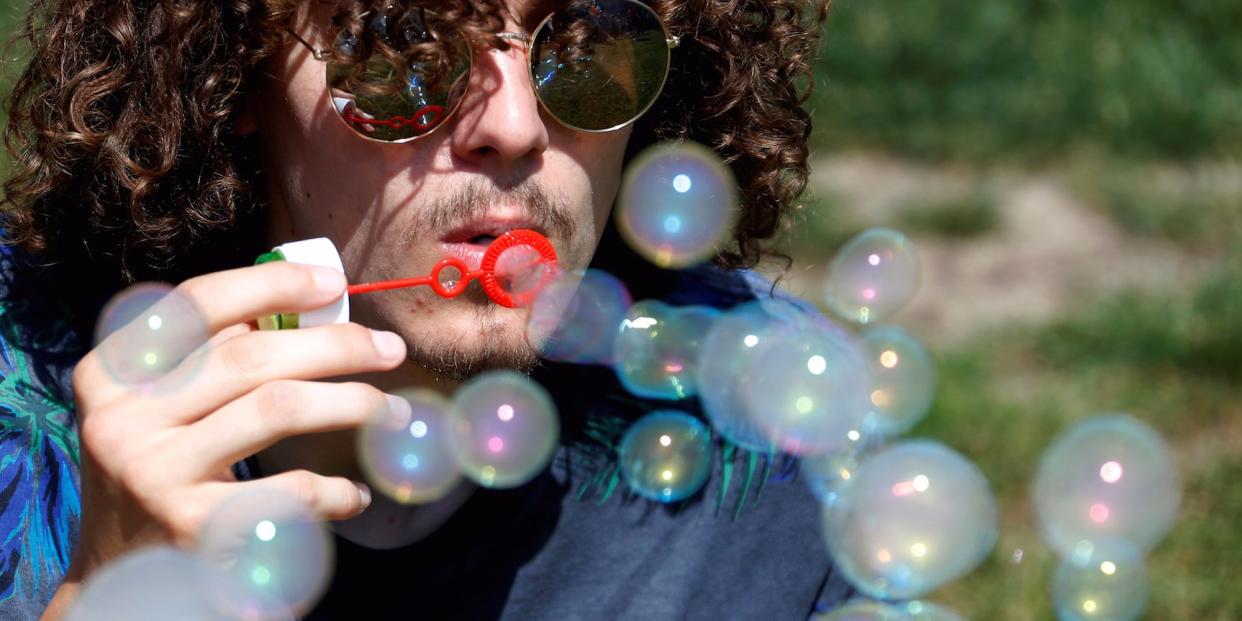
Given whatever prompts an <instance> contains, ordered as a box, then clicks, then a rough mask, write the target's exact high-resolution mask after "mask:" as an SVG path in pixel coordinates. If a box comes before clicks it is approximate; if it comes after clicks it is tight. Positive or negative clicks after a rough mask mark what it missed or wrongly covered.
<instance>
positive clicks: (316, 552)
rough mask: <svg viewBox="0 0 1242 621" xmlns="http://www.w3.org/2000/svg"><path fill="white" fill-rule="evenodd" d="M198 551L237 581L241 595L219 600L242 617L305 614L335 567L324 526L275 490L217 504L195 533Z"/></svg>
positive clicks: (322, 590)
mask: <svg viewBox="0 0 1242 621" xmlns="http://www.w3.org/2000/svg"><path fill="white" fill-rule="evenodd" d="M198 551H199V553H200V554H202V555H203V556H204V557H205V558H206V559H208V560H209V561H210V562H212V563H214V564H216V565H217V566H218V567H220V568H222V569H224V570H225V571H227V572H228V573H229V574H230V575H232V576H233V577H234V578H235V579H236V580H237V581H239V582H240V583H241V585H242V587H243V591H244V593H243V594H241V595H231V596H230V597H228V598H219V600H220V601H219V602H218V603H219V604H220V605H221V606H227V607H228V609H229V610H231V611H232V612H234V613H235V614H236V615H237V616H242V617H245V618H247V619H273V618H285V617H286V616H287V615H288V613H289V612H290V611H292V612H293V614H295V615H298V614H304V613H305V612H307V611H309V610H310V609H311V608H312V607H313V606H314V605H315V603H316V602H318V601H319V599H320V598H321V597H322V596H323V593H324V591H325V590H327V587H328V582H329V580H330V579H331V577H332V571H333V567H334V548H333V545H332V537H331V535H330V534H329V532H328V529H327V527H326V526H325V525H324V524H323V523H322V522H321V521H320V520H318V519H317V518H316V517H315V516H314V515H312V514H311V512H310V510H309V509H308V508H307V507H306V506H305V505H303V504H302V503H300V502H298V501H297V500H296V499H294V498H293V497H291V496H288V495H286V494H284V493H280V492H279V491H276V490H266V491H262V492H253V491H252V492H245V493H241V494H237V495H235V496H233V497H231V498H229V499H227V500H225V501H224V502H223V503H221V504H220V505H219V506H218V507H216V509H215V510H214V511H213V512H212V513H211V515H209V516H208V518H207V520H206V522H205V523H204V524H203V527H202V529H201V531H200V532H199V540H198Z"/></svg>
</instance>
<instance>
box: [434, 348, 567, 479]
mask: <svg viewBox="0 0 1242 621" xmlns="http://www.w3.org/2000/svg"><path fill="white" fill-rule="evenodd" d="M449 420H450V423H451V427H452V433H451V434H450V435H449V437H450V439H451V440H450V447H451V449H452V451H453V455H454V456H455V457H456V459H457V465H458V467H460V468H461V470H462V472H464V473H465V474H466V476H468V477H470V479H471V480H473V481H474V482H476V483H478V484H479V485H482V486H484V487H493V488H509V487H517V486H519V485H522V484H523V483H526V482H527V481H530V480H531V479H533V478H535V476H536V475H538V474H539V473H540V472H542V471H543V469H544V468H545V467H546V466H547V465H548V462H549V461H550V460H551V459H552V452H553V451H554V450H555V449H556V444H557V441H558V440H559V438H560V421H559V419H558V418H557V411H556V406H555V405H554V404H553V403H552V398H551V397H550V396H549V395H548V393H547V391H546V390H544V389H543V387H542V386H540V385H538V384H536V383H535V382H533V381H532V380H531V379H530V378H528V377H526V376H525V375H522V374H520V373H515V372H513V371H490V372H487V373H483V374H481V375H478V376H476V377H475V378H474V379H472V380H471V381H469V382H468V383H466V384H465V385H463V386H462V387H461V388H460V389H459V390H458V391H457V394H455V395H453V402H452V407H451V408H450V410H449Z"/></svg>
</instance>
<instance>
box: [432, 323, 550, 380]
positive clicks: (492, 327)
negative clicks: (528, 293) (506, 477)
mask: <svg viewBox="0 0 1242 621" xmlns="http://www.w3.org/2000/svg"><path fill="white" fill-rule="evenodd" d="M469 312H471V313H472V314H473V315H474V317H473V321H471V324H472V325H473V326H474V329H473V331H474V333H475V334H473V335H467V334H455V335H452V336H448V337H444V336H438V337H432V338H428V339H424V341H423V342H418V343H411V344H410V347H409V354H408V358H409V360H410V361H411V362H413V363H414V364H417V365H418V366H420V367H422V368H424V369H427V370H428V371H430V372H432V373H433V374H435V375H436V376H437V377H441V378H444V379H446V380H451V381H453V382H456V383H460V382H464V381H467V380H469V379H470V378H472V377H474V376H475V375H478V374H479V373H483V372H485V371H492V370H499V369H507V370H511V371H517V372H519V373H523V374H529V373H530V372H531V371H532V370H534V368H535V367H536V366H537V365H538V364H539V355H538V352H537V351H536V350H535V348H534V347H532V346H531V345H530V343H529V342H527V340H526V337H525V334H523V333H522V332H521V331H520V330H518V331H516V333H515V331H514V329H513V326H512V324H509V323H507V322H505V321H503V320H502V319H501V317H500V313H501V312H512V311H510V310H509V309H500V308H497V307H495V306H492V305H486V306H481V307H478V308H474V309H471V310H470V311H469Z"/></svg>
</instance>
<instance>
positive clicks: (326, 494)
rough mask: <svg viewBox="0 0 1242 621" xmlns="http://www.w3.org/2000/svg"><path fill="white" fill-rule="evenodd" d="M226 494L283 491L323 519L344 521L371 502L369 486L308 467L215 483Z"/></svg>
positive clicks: (361, 510) (360, 511) (358, 512)
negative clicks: (261, 476) (239, 481)
mask: <svg viewBox="0 0 1242 621" xmlns="http://www.w3.org/2000/svg"><path fill="white" fill-rule="evenodd" d="M214 485H217V486H219V487H218V488H217V489H218V490H220V491H224V492H225V493H227V494H241V493H248V492H252V491H253V492H268V493H271V492H276V493H283V494H285V495H287V496H290V497H292V498H293V499H295V500H297V501H298V502H300V503H301V504H302V505H303V506H305V507H306V508H307V509H309V510H310V511H311V512H312V513H314V514H315V515H317V516H319V517H321V518H323V519H326V520H347V519H349V518H352V517H356V516H357V515H358V514H360V513H362V512H363V510H365V509H366V508H367V507H368V506H370V504H371V489H370V488H369V487H367V486H366V485H365V484H363V483H357V482H354V481H350V480H349V479H346V478H344V477H325V476H323V475H319V474H315V473H313V472H311V471H309V470H290V471H288V472H282V473H280V474H276V475H272V476H270V477H264V478H262V479H258V480H256V481H245V482H242V483H216V484H214Z"/></svg>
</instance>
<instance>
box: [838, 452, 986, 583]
mask: <svg viewBox="0 0 1242 621" xmlns="http://www.w3.org/2000/svg"><path fill="white" fill-rule="evenodd" d="M823 516H824V538H825V541H826V542H827V543H828V548H829V550H831V551H832V555H833V559H834V560H835V561H836V563H837V565H838V567H839V568H840V569H841V571H842V574H843V575H844V576H845V577H846V578H847V579H848V580H849V581H850V582H851V583H852V584H853V585H854V586H855V587H857V588H858V589H859V590H860V591H862V592H863V593H865V594H867V595H869V596H872V597H877V598H884V599H910V598H916V597H920V596H922V595H923V594H925V593H927V592H929V591H931V590H932V589H935V588H936V587H938V586H940V585H942V584H945V583H946V582H949V581H952V580H955V579H957V578H958V577H960V576H963V575H965V574H966V573H968V572H970V571H971V570H973V569H974V568H975V567H977V566H978V565H979V563H981V562H982V561H983V559H984V558H985V557H986V556H987V555H988V553H989V552H990V551H991V550H992V547H993V546H994V545H995V544H996V537H997V519H998V515H997V508H996V500H995V498H994V497H993V495H992V492H991V490H990V489H989V487H988V482H987V479H986V478H984V476H983V473H982V472H980V471H979V469H978V468H977V467H976V466H975V465H974V464H972V463H971V462H970V461H969V460H967V459H966V458H965V457H963V456H962V455H960V454H958V453H957V452H955V451H953V450H952V449H950V448H948V447H946V446H944V445H942V444H939V443H936V442H931V441H925V440H921V441H912V442H904V443H901V444H896V445H893V446H891V447H889V448H886V449H884V450H882V451H880V452H879V453H876V454H875V455H874V456H872V457H870V458H868V459H866V460H865V461H863V463H862V465H861V466H860V467H859V468H858V470H857V471H856V472H855V473H854V475H853V477H852V479H851V484H850V485H848V486H846V487H845V488H844V489H843V490H842V492H841V498H840V500H839V502H838V503H837V505H836V506H832V507H825V509H824V512H823Z"/></svg>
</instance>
